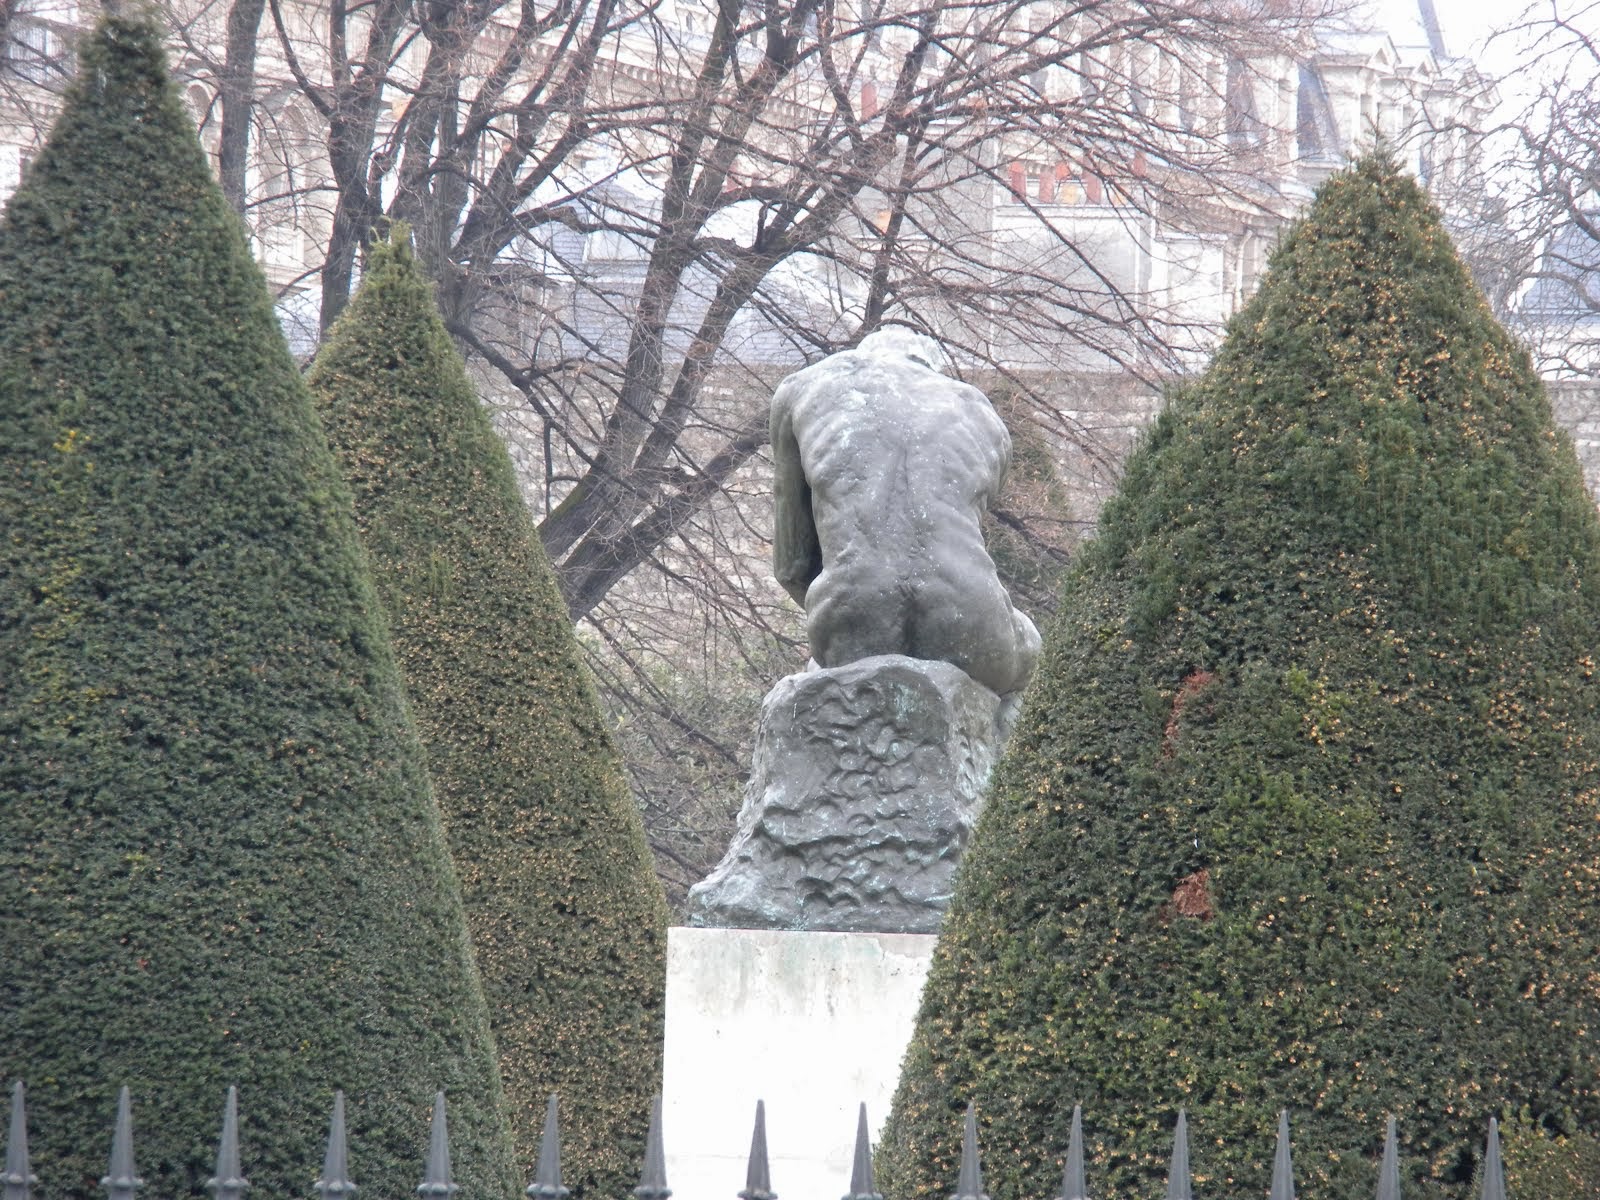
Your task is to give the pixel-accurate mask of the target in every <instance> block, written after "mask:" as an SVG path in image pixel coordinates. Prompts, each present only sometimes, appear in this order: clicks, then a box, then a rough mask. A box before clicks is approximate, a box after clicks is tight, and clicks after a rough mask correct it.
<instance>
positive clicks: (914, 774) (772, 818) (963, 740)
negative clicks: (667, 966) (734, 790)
mask: <svg viewBox="0 0 1600 1200" xmlns="http://www.w3.org/2000/svg"><path fill="white" fill-rule="evenodd" d="M1003 708H1004V706H1003V705H1002V704H1001V701H1000V698H999V697H998V696H996V695H995V694H994V693H993V692H991V691H990V690H989V689H988V688H986V687H984V686H983V685H982V684H980V683H977V682H975V681H974V680H973V679H971V678H970V677H969V676H968V675H967V674H966V673H965V672H963V671H962V670H961V669H960V668H958V667H954V666H951V665H950V664H949V663H942V662H930V661H926V660H923V659H914V658H905V657H902V656H900V655H882V656H879V657H877V658H867V659H862V660H861V661H859V662H854V663H851V664H849V665H848V666H844V667H836V668H833V669H827V670H821V669H819V670H813V671H808V672H806V673H804V674H801V675H790V676H789V677H788V678H786V679H783V680H780V681H779V683H778V685H777V687H775V688H773V689H772V692H771V693H770V694H769V695H768V696H767V699H766V702H765V704H764V705H763V706H762V710H761V726H760V730H759V732H758V734H757V738H756V751H755V760H754V763H753V766H752V771H751V776H750V782H749V784H748V786H747V788H746V791H745V800H744V807H743V808H742V809H741V810H740V813H739V828H738V833H737V834H736V835H735V837H734V840H733V845H732V846H731V847H730V848H729V850H728V853H727V856H726V857H725V858H724V859H723V860H722V862H721V864H720V865H719V866H718V867H717V869H716V870H715V871H713V872H712V873H711V874H710V875H709V876H707V877H706V878H705V879H704V880H702V881H701V882H700V883H698V884H696V885H695V886H694V888H693V889H692V890H691V891H690V893H689V921H690V924H692V925H699V926H722V927H731V928H745V929H787V930H839V931H849V932H877V933H935V932H937V931H938V928H939V922H940V919H941V918H942V917H943V915H944V909H945V906H946V904H947V903H948V902H949V898H950V888H951V884H952V881H953V878H954V875H955V868H956V863H957V861H958V860H959V859H960V856H961V852H962V850H963V849H964V848H965V846H966V843H967V838H968V836H969V835H970V834H971V832H972V827H973V824H974V823H975V822H976V820H977V816H978V809H979V807H980V805H981V802H982V795H983V788H984V785H985V784H986V782H987V781H988V776H989V770H990V768H991V767H992V766H993V764H994V761H995V759H996V757H997V756H998V754H999V750H1000V747H1001V744H1002V742H1003V740H1004V734H1005V732H1006V731H1005V729H1004V728H1003V726H1004V725H1005V723H1006V720H1007V718H1008V716H1009V714H1008V713H1005V712H1004V711H1003Z"/></svg>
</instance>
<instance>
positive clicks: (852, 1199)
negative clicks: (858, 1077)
mask: <svg viewBox="0 0 1600 1200" xmlns="http://www.w3.org/2000/svg"><path fill="white" fill-rule="evenodd" d="M844 1200H883V1196H882V1195H881V1194H879V1193H878V1192H877V1191H875V1190H874V1188H873V1183H872V1133H871V1131H870V1130H869V1129H868V1127H867V1106H866V1105H865V1104H862V1106H861V1108H860V1111H859V1112H858V1113H857V1115H856V1152H855V1157H854V1158H853V1159H852V1160H851V1163H850V1192H849V1194H848V1195H846V1196H845V1197H844Z"/></svg>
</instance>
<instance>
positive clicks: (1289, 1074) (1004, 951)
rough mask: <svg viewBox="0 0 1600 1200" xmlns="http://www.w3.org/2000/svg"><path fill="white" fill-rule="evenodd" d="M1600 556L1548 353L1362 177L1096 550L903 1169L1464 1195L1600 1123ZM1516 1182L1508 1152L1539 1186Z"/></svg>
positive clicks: (1341, 179) (899, 1191) (1250, 1189)
mask: <svg viewBox="0 0 1600 1200" xmlns="http://www.w3.org/2000/svg"><path fill="white" fill-rule="evenodd" d="M1597 639H1600V522H1597V520H1596V515H1595V510H1594V505H1593V503H1592V502H1591V500H1590V498H1589V496H1588V495H1587V494H1586V493H1585V490H1584V486H1583V480H1582V478H1581V476H1580V473H1579V470H1578V465H1577V462H1576V460H1575V458H1574V455H1573V452H1572V450H1571V448H1570V446H1569V444H1568V442H1567V440H1566V439H1565V438H1564V437H1562V436H1561V435H1559V434H1557V433H1555V432H1554V431H1553V430H1552V428H1551V420H1550V411H1549V407H1548V404H1547V402H1546V400H1545V397H1544V395H1543V392H1542V390H1541V387H1540V384H1539V382H1538V380H1537V378H1536V377H1535V376H1534V374H1533V372H1532V370H1531V369H1530V366H1529V362H1528V359H1527V356H1526V355H1525V354H1524V353H1523V352H1522V351H1521V350H1520V349H1518V348H1517V347H1516V346H1515V345H1514V344H1513V343H1512V341H1511V339H1510V338H1509V337H1508V336H1507V335H1506V334H1505V332H1504V331H1503V330H1501V329H1500V328H1499V327H1498V326H1497V325H1496V324H1495V322H1494V321H1493V319H1492V318H1491V317H1490V315H1489V312H1488V310H1487V308H1486V307H1485V305H1484V303H1483V301H1482V299H1481V297H1480V296H1479V295H1478V294H1477V292H1476V291H1475V289H1474V288H1473V287H1472V285H1471V283H1470V282H1469V280H1468V276H1467V274H1466V272H1465V271H1464V270H1463V269H1462V267H1461V265H1460V263H1459V262H1458V261H1457V259H1456V257H1455V254H1454V252H1453V251H1452V249H1451V246H1450V243H1449V239H1448V238H1447V237H1446V235H1445V233H1444V231H1443V229H1442V228H1441V226H1440V223H1439V220H1438V218H1437V216H1436V214H1435V213H1434V211H1433V210H1432V208H1431V207H1430V205H1429V204H1428V202H1427V201H1426V199H1425V198H1424V197H1423V195H1422V194H1421V193H1420V191H1419V190H1418V188H1417V187H1416V186H1415V185H1414V184H1413V183H1412V182H1411V181H1410V180H1409V179H1407V178H1405V177H1403V176H1401V175H1400V174H1399V173H1398V172H1397V170H1396V169H1395V168H1394V167H1393V166H1392V165H1390V164H1389V163H1388V162H1386V161H1384V160H1383V159H1381V158H1374V159H1370V160H1367V161H1364V162H1362V163H1361V164H1359V165H1358V166H1357V167H1355V168H1354V169H1352V170H1350V171H1348V172H1346V173H1343V174H1341V175H1338V176H1336V177H1334V178H1333V179H1332V180H1330V181H1329V183H1328V184H1327V185H1326V186H1325V187H1324V188H1323V189H1322V191H1321V192H1320V193H1319V195H1318V198H1317V200H1316V203H1315V204H1314V206H1313V207H1312V209H1311V211H1310V214H1309V216H1308V217H1307V218H1306V219H1305V220H1304V221H1303V222H1301V223H1299V224H1298V225H1297V226H1296V227H1294V228H1293V229H1292V230H1291V231H1290V233H1289V234H1288V235H1287V237H1286V238H1285V240H1284V242H1283V244H1282V245H1281V247H1280V248H1279V250H1278V251H1277V253H1276V255H1275V256H1274V258H1273V260H1272V263H1271V266H1270V269H1269V271H1268V273H1267V275H1266V278H1265V279H1264V280H1263V282H1262V285H1261V289H1260V292H1259V293H1258V294H1257V295H1256V296H1255V298H1254V299H1253V300H1252V301H1251V302H1250V303H1249V304H1248V305H1247V306H1246V307H1245V309H1244V310H1243V311H1242V312H1241V313H1240V314H1239V315H1238V316H1237V317H1236V318H1235V320H1234V321H1233V323H1232V324H1231V326H1230V332H1229V335H1228V338H1227V341H1226V343H1225V344H1224V346H1223V347H1222V349H1221V351H1220V352H1219V354H1218V356H1217V358H1216V361H1215V363H1214V364H1213V366H1212V367H1211V368H1210V370H1209V371H1208V372H1207V373H1206V374H1205V375H1204V376H1203V377H1202V378H1201V379H1200V380H1199V382H1198V383H1197V384H1196V385H1195V386H1193V387H1192V388H1191V389H1189V390H1188V391H1186V392H1185V393H1183V394H1181V395H1180V396H1178V397H1177V398H1176V399H1174V400H1173V402H1172V403H1171V404H1170V406H1169V407H1168V409H1167V411H1166V412H1165V413H1164V415H1163V416H1162V417H1161V419H1160V420H1159V422H1158V423H1157V425H1156V427H1155V429H1154V431H1153V432H1152V434H1151V436H1150V437H1149V438H1148V440H1147V441H1146V443H1145V444H1144V445H1143V446H1142V447H1141V448H1140V449H1139V450H1138V451H1137V452H1136V453H1135V455H1134V456H1133V457H1132V459H1131V460H1130V462H1129V464H1128V468H1127V473H1126V477H1125V480H1124V482H1123V486H1122V489H1121V492H1120V495H1119V496H1118V497H1117V498H1116V500H1115V501H1114V502H1113V503H1112V504H1111V505H1109V506H1108V508H1107V510H1106V512H1105V514H1104V516H1103V519H1102V522H1101V526H1100V532H1099V536H1098V538H1097V540H1096V541H1094V542H1093V543H1092V544H1090V545H1089V546H1088V547H1087V548H1086V549H1085V550H1084V551H1083V552H1082V553H1081V555H1080V557H1079V561H1078V562H1077V563H1076V564H1075V568H1074V571H1073V572H1072V574H1071V575H1070V577H1069V580H1068V582H1067V584H1066V587H1065V592H1064V596H1063V601H1062V610H1061V617H1060V619H1059V621H1058V622H1057V624H1056V627H1055V629H1054V631H1053V634H1052V636H1051V637H1050V639H1049V644H1048V647H1047V650H1046V653H1045V656H1044V659H1043V661H1042V663H1041V665H1040V668H1039V671H1038V674H1037V676H1036V680H1035V683H1034V685H1033V690H1032V691H1031V693H1030V695H1029V698H1028V701H1027V703H1026V706H1025V710H1024V714H1023V717H1022V721H1021V725H1020V727H1019V728H1018V730H1017V732H1016V735H1015V737H1014V739H1013V741H1012V742H1011V745H1010V749H1009V751H1008V753H1007V755H1006V758H1005V760H1004V762H1003V763H1002V765H1001V766H1000V768H999V770H998V771H997V774H996V780H995V784H994V787H993V789H992V796H991V799H990V800H989V802H988V807H987V809H986V811H985V812H984V814H983V818H982V821H981V822H980V825H979V827H978V829H977V831H976V833H975V834H974V839H973V843H972V845H971V847H970V849H969V850H968V852H967V857H966V859H965V862H964V864H963V867H962V874H961V877H960V879H959V882H958V884H957V891H956V895H955V897H954V899H953V902H952V905H951V908H950V911H949V915H948V917H947V919H946V922H945V926H944V932H943V935H942V937H941V939H940V943H939V948H938V951H937V953H936V956H935V961H934V965H933V969H932V972H931V975H930V978H929V982H928V985H927V990H926V992H925V994H924V997H923V1001H922V1007H921V1013H920V1016H919V1019H918V1024H917V1030H916V1033H915V1036H914V1038H913V1041H912V1045H911V1048H910V1050H909V1052H908V1058H907V1063H906V1067H905V1072H904V1074H903V1076H902V1080H901V1085H900V1090H899V1093H898V1097H897V1099H896V1102H895V1107H894V1112H893V1116H892V1118H891V1120H890V1122H889V1126H888V1128H887V1130H886V1132H885V1135H884V1149H883V1152H882V1155H881V1157H880V1163H881V1165H882V1168H883V1182H884V1191H885V1193H886V1194H890V1195H892V1196H894V1197H895V1200H914V1198H916V1197H924V1196H933V1195H935V1194H939V1193H941V1192H943V1191H946V1190H948V1187H949V1183H950V1180H951V1179H952V1178H953V1174H952V1172H953V1169H954V1163H955V1153H956V1146H957V1130H958V1125H957V1120H958V1114H959V1112H960V1111H961V1108H962V1106H964V1105H965V1104H966V1103H967V1102H968V1101H969V1100H971V1101H976V1104H977V1107H978V1111H979V1112H980V1113H981V1114H982V1116H983V1119H984V1121H985V1124H986V1129H985V1132H984V1136H983V1144H984V1151H985V1161H986V1162H987V1163H988V1165H989V1176H988V1179H989V1188H990V1192H991V1194H992V1195H993V1196H994V1197H995V1198H996V1200H1023V1198H1025V1197H1026V1198H1029V1200H1032V1198H1034V1197H1038V1196H1043V1195H1046V1194H1048V1192H1049V1189H1050V1188H1051V1187H1052V1185H1053V1183H1054V1181H1055V1175H1056V1174H1057V1172H1058V1171H1059V1166H1058V1165H1057V1164H1058V1163H1059V1161H1060V1160H1059V1155H1060V1154H1061V1153H1062V1151H1063V1149H1064V1148H1065V1146H1066V1145H1067V1139H1068V1122H1069V1120H1070V1117H1071V1113H1072V1109H1073V1104H1074V1103H1075V1102H1078V1101H1081V1102H1082V1104H1083V1112H1084V1123H1085V1128H1086V1129H1088V1130H1089V1131H1090V1133H1089V1141H1090V1143H1091V1145H1090V1158H1091V1164H1090V1177H1091V1180H1093V1181H1095V1182H1092V1184H1091V1186H1092V1187H1093V1188H1094V1189H1095V1190H1096V1194H1100V1193H1102V1192H1103V1193H1106V1194H1128V1195H1135V1194H1139V1193H1140V1192H1143V1193H1144V1194H1149V1195H1155V1194H1159V1188H1160V1180H1161V1178H1162V1172H1163V1168H1164V1153H1165V1150H1166V1148H1167V1140H1166V1139H1167V1138H1168V1136H1169V1133H1168V1131H1169V1130H1170V1129H1171V1121H1172V1114H1173V1113H1174V1112H1175V1111H1176V1110H1177V1109H1179V1108H1180V1107H1183V1108H1187V1110H1188V1113H1189V1120H1190V1127H1191V1129H1192V1130H1193V1132H1194V1155H1193V1164H1194V1170H1195V1178H1196V1192H1197V1194H1208V1195H1219V1196H1227V1195H1240V1196H1243V1195H1250V1194H1255V1195H1264V1194H1265V1193H1266V1191H1267V1189H1268V1186H1269V1183H1270V1178H1271V1169H1272V1162H1273V1128H1274V1124H1275V1118H1276V1116H1277V1113H1278V1111H1279V1110H1280V1109H1283V1108H1290V1109H1292V1110H1293V1111H1294V1113H1295V1145H1294V1156H1295V1164H1296V1170H1297V1174H1298V1176H1299V1181H1298V1182H1299V1186H1300V1188H1301V1189H1302V1190H1303V1191H1304V1192H1305V1193H1306V1194H1307V1195H1326V1196H1330V1197H1332V1196H1340V1197H1343V1196H1359V1195H1371V1194H1372V1187H1373V1181H1374V1170H1375V1163H1376V1159H1377V1154H1378V1150H1379V1146H1380V1142H1381V1138H1382V1136H1383V1129H1384V1115H1385V1114H1386V1113H1390V1112H1392V1113H1395V1114H1397V1115H1398V1116H1399V1134H1400V1138H1401V1147H1402V1149H1401V1153H1402V1156H1403V1159H1404V1171H1405V1174H1406V1175H1407V1176H1408V1177H1409V1178H1408V1182H1407V1183H1406V1186H1405V1189H1404V1190H1405V1194H1406V1195H1407V1196H1408V1197H1414V1198H1417V1200H1421V1198H1423V1197H1430V1196H1436V1197H1445V1196H1448V1197H1452V1198H1461V1200H1464V1197H1465V1195H1466V1192H1467V1184H1468V1180H1469V1179H1470V1178H1471V1175H1472V1170H1473V1164H1474V1160H1475V1158H1476V1156H1477V1155H1478V1154H1480V1153H1481V1149H1482V1145H1483V1137H1484V1131H1485V1129H1486V1128H1487V1125H1488V1118H1489V1116H1490V1115H1491V1114H1493V1113H1496V1112H1526V1113H1528V1114H1529V1117H1530V1120H1531V1121H1533V1122H1534V1123H1536V1124H1538V1125H1540V1126H1541V1127H1543V1128H1544V1129H1546V1130H1547V1131H1548V1132H1549V1133H1551V1134H1552V1135H1556V1134H1560V1135H1574V1136H1577V1135H1580V1134H1582V1133H1584V1132H1587V1133H1588V1134H1591V1135H1592V1134H1593V1133H1594V1131H1595V1130H1596V1129H1597V1128H1600V1091H1597V1067H1600V1038H1597V1037H1596V1033H1597V1031H1600V988H1597V983H1596V967H1595V961H1596V957H1595V956H1596V947H1597V945H1600V904H1597V896H1600V893H1597V888H1600V820H1597V817H1600V764H1597V755H1600V714H1597V711H1596V706H1597V699H1600V681H1596V680H1595V679H1594V678H1593V675H1594V658H1593V654H1594V648H1595V643H1596V641H1597ZM1510 1156H1511V1152H1510V1150H1509V1149H1508V1151H1507V1157H1508V1160H1509V1159H1510Z"/></svg>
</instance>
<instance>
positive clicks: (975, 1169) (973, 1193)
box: [950, 1101, 989, 1200]
mask: <svg viewBox="0 0 1600 1200" xmlns="http://www.w3.org/2000/svg"><path fill="white" fill-rule="evenodd" d="M950 1200H989V1197H987V1196H985V1195H984V1194H983V1166H982V1164H981V1163H979V1161H978V1113H977V1110H976V1109H974V1108H973V1107H972V1104H971V1102H970V1101H969V1102H968V1104H967V1118H966V1120H965V1121H964V1122H963V1123H962V1127H961V1174H960V1176H959V1178H958V1180H957V1183H956V1194H955V1195H954V1196H952V1197H950Z"/></svg>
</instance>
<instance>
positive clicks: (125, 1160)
mask: <svg viewBox="0 0 1600 1200" xmlns="http://www.w3.org/2000/svg"><path fill="white" fill-rule="evenodd" d="M100 1186H101V1187H103V1188H105V1189H106V1195H107V1196H108V1197H109V1200H133V1196H134V1193H135V1192H137V1191H138V1190H139V1189H140V1188H142V1187H143V1186H144V1180H142V1179H140V1178H139V1177H138V1175H136V1174H135V1173H134V1170H133V1106H132V1104H131V1103H130V1102H129V1100H128V1089H127V1088H126V1087H124V1088H123V1089H122V1090H121V1091H120V1092H118V1093H117V1129H116V1132H115V1133H114V1134H112V1135H111V1169H110V1170H109V1171H107V1172H106V1174H105V1176H104V1177H103V1178H102V1179H101V1180H100Z"/></svg>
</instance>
